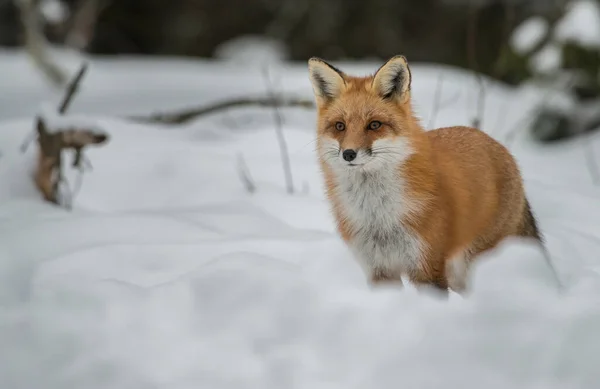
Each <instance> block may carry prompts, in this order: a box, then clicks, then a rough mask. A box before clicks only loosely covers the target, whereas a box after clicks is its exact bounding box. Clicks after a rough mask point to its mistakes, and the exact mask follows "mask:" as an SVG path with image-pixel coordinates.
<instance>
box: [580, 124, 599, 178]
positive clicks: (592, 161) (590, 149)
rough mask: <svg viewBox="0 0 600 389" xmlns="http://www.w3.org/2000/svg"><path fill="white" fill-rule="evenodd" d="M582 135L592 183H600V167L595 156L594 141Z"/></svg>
mask: <svg viewBox="0 0 600 389" xmlns="http://www.w3.org/2000/svg"><path fill="white" fill-rule="evenodd" d="M580 136H581V142H582V143H583V152H584V156H585V164H586V165H587V168H588V171H589V172H590V176H591V177H592V183H593V184H594V185H600V168H599V167H598V163H597V162H596V157H595V156H594V142H590V140H589V139H587V137H586V136H583V135H580Z"/></svg>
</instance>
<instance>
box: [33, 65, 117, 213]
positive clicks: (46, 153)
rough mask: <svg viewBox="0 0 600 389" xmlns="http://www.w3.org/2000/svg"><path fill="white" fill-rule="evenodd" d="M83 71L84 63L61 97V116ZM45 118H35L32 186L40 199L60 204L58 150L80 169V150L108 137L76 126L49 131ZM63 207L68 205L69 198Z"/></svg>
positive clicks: (104, 140)
mask: <svg viewBox="0 0 600 389" xmlns="http://www.w3.org/2000/svg"><path fill="white" fill-rule="evenodd" d="M86 70H87V65H86V64H84V65H83V66H82V67H81V69H80V70H79V72H78V73H77V75H76V76H75V78H74V79H73V81H72V82H71V83H70V84H69V86H68V88H67V91H66V94H65V97H64V98H63V100H62V102H61V104H60V106H59V109H58V113H59V115H63V114H64V113H65V112H66V111H67V109H68V107H69V105H70V104H71V102H72V100H73V97H74V95H75V93H76V92H77V90H78V88H79V84H80V83H81V80H82V79H83V76H84V75H85V73H86ZM49 126H50V123H47V118H45V117H44V116H43V115H38V117H37V119H36V131H37V141H38V145H39V154H38V166H37V171H36V174H35V183H36V186H37V188H38V190H39V191H40V192H41V193H42V195H43V197H44V199H45V200H46V201H49V202H51V203H54V204H59V205H60V204H61V191H60V186H61V184H64V183H65V182H66V181H65V179H64V177H63V174H62V151H63V150H73V152H74V153H75V157H74V159H73V167H76V168H79V169H80V171H81V170H82V169H83V165H82V163H83V162H84V161H85V159H84V156H83V149H84V148H85V147H86V146H88V145H92V144H96V145H99V144H103V143H105V142H106V141H107V140H108V136H107V135H106V134H104V133H99V132H98V131H95V130H94V129H90V128H84V127H78V125H63V126H62V128H49ZM70 198H71V199H70V200H69V201H68V202H67V203H66V204H65V203H64V202H62V203H63V204H64V205H65V206H66V207H67V208H70V206H71V200H72V195H71V196H70Z"/></svg>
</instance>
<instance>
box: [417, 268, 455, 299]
mask: <svg viewBox="0 0 600 389" xmlns="http://www.w3.org/2000/svg"><path fill="white" fill-rule="evenodd" d="M424 263H425V264H426V265H422V266H420V268H419V269H415V270H414V271H412V272H411V273H410V281H411V282H412V283H413V284H414V285H415V287H416V288H417V289H419V290H422V289H424V288H433V289H434V290H435V291H437V292H440V293H441V295H442V296H443V297H447V296H448V294H449V292H448V279H447V278H446V274H445V270H446V269H445V267H444V265H443V264H442V263H436V264H435V265H433V266H432V265H427V263H428V262H424Z"/></svg>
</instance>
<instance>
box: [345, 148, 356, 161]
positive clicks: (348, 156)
mask: <svg viewBox="0 0 600 389" xmlns="http://www.w3.org/2000/svg"><path fill="white" fill-rule="evenodd" d="M342 157H343V158H344V161H347V162H352V161H354V160H355V159H356V151H354V150H353V149H346V150H344V152H343V153H342Z"/></svg>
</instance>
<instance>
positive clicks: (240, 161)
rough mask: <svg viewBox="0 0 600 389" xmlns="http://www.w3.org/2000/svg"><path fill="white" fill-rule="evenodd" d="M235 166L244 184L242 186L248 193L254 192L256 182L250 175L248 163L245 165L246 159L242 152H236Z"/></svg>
mask: <svg viewBox="0 0 600 389" xmlns="http://www.w3.org/2000/svg"><path fill="white" fill-rule="evenodd" d="M237 167H238V173H239V175H240V179H241V180H242V183H243V184H244V188H246V190H247V191H248V193H254V192H256V184H255V183H254V180H253V179H252V176H251V175H250V169H248V165H246V161H245V160H244V155H243V154H242V153H238V155H237Z"/></svg>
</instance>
